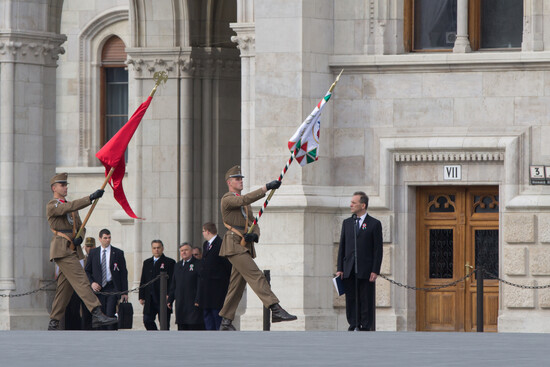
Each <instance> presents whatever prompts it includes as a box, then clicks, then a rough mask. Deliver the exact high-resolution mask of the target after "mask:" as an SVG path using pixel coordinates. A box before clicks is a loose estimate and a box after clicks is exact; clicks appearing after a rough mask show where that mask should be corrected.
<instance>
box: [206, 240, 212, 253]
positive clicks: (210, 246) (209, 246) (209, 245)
mask: <svg viewBox="0 0 550 367" xmlns="http://www.w3.org/2000/svg"><path fill="white" fill-rule="evenodd" d="M211 248H212V242H210V243H209V244H208V248H207V249H206V251H210V249H211Z"/></svg>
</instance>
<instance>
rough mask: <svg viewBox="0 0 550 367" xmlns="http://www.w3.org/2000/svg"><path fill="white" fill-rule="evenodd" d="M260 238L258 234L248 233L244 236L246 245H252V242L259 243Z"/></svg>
mask: <svg viewBox="0 0 550 367" xmlns="http://www.w3.org/2000/svg"><path fill="white" fill-rule="evenodd" d="M259 239H260V238H259V237H258V235H257V234H256V233H247V234H245V235H244V241H245V242H246V243H251V242H256V243H258V240H259Z"/></svg>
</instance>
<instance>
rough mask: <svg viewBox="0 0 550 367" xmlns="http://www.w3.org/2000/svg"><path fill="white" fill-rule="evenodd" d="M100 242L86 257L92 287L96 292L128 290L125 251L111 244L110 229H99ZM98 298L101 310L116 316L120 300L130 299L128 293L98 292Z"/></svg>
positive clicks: (111, 327)
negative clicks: (108, 293) (111, 293)
mask: <svg viewBox="0 0 550 367" xmlns="http://www.w3.org/2000/svg"><path fill="white" fill-rule="evenodd" d="M99 242H100V243H101V246H100V247H96V248H94V249H92V250H90V254H89V255H88V258H87V259H86V267H85V270H86V275H88V279H89V280H90V284H91V285H92V289H93V290H94V292H127V291H128V270H127V269H126V260H125V258H124V251H122V250H120V249H118V248H116V247H114V246H111V232H110V231H109V230H108V229H102V230H101V231H99ZM103 265H105V268H103ZM97 298H98V299H99V301H100V302H101V310H102V311H103V312H104V313H105V314H106V315H107V316H112V317H114V316H115V313H116V306H117V303H118V300H119V299H122V301H123V302H126V301H128V294H123V295H122V296H119V295H104V294H98V295H97ZM106 329H109V330H116V329H117V325H116V324H114V325H109V326H108V327H106Z"/></svg>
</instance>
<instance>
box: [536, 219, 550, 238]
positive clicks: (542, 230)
mask: <svg viewBox="0 0 550 367" xmlns="http://www.w3.org/2000/svg"><path fill="white" fill-rule="evenodd" d="M538 227H539V242H540V243H547V244H550V214H547V213H544V214H539V225H538Z"/></svg>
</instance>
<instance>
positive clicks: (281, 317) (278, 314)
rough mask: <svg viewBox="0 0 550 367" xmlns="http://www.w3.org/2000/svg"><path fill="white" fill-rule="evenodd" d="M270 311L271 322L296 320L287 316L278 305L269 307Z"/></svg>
mask: <svg viewBox="0 0 550 367" xmlns="http://www.w3.org/2000/svg"><path fill="white" fill-rule="evenodd" d="M269 308H270V309H271V322H273V323H275V322H281V321H293V320H296V319H298V318H297V317H296V316H294V315H291V314H289V313H288V312H286V311H285V309H284V308H282V307H281V306H280V305H279V304H278V303H275V304H274V305H271V306H269Z"/></svg>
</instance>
